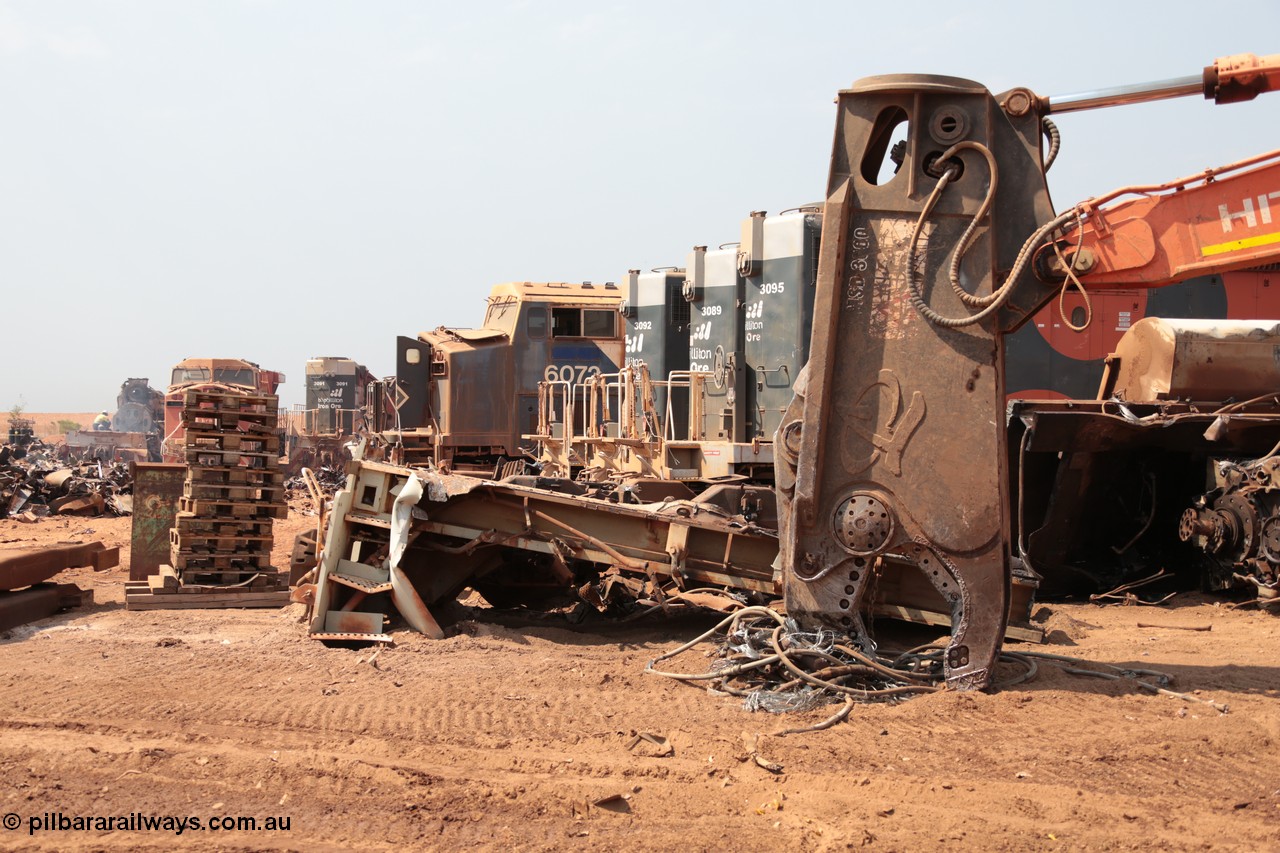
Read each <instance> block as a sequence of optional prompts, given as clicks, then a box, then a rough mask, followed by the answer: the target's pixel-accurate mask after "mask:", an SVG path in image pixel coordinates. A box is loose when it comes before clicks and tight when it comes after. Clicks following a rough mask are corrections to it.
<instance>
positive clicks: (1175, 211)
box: [1036, 150, 1280, 289]
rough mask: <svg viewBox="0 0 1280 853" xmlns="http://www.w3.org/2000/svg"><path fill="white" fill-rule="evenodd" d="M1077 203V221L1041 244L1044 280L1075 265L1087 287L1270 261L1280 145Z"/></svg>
mask: <svg viewBox="0 0 1280 853" xmlns="http://www.w3.org/2000/svg"><path fill="white" fill-rule="evenodd" d="M1125 196H1136V197H1135V198H1123V197H1125ZM1121 198H1123V200H1118V199H1121ZM1075 209H1076V210H1077V211H1078V212H1079V214H1080V219H1079V227H1078V228H1077V229H1075V230H1074V231H1073V232H1072V233H1069V234H1066V235H1065V236H1063V237H1062V238H1060V239H1058V240H1055V241H1052V242H1049V243H1046V244H1045V245H1043V246H1041V247H1040V249H1039V250H1038V251H1037V254H1036V270H1037V274H1038V275H1039V276H1040V278H1041V279H1043V280H1045V281H1063V280H1065V279H1066V278H1067V277H1068V276H1069V274H1070V273H1072V272H1073V273H1075V276H1076V279H1077V280H1078V281H1079V282H1080V283H1081V284H1082V285H1083V286H1084V287H1086V288H1089V289H1095V288H1103V287H1159V286H1161V285H1165V284H1172V283H1173V282H1176V281H1182V280H1184V279H1187V278H1191V277H1192V276H1197V275H1208V274H1211V273H1221V272H1227V271H1229V270H1233V269H1240V268H1243V267H1250V266H1256V265H1258V264H1263V263H1269V262H1272V261H1274V260H1276V259H1277V258H1278V257H1280V150H1276V151H1272V152H1270V153H1267V154H1263V155H1260V156H1257V157H1252V158H1250V159H1248V160H1242V161H1240V162H1238V163H1232V164H1231V165H1229V166H1224V167H1222V168H1220V169H1209V170H1207V171H1205V172H1203V173H1201V174H1199V175H1193V176H1191V177H1188V178H1184V179H1182V180H1179V181H1172V182H1170V183H1167V184H1160V185H1157V186H1141V187H1125V188H1123V189H1119V190H1116V191H1115V192H1112V193H1109V194H1108V195H1105V196H1101V197H1099V198H1095V199H1090V200H1089V201H1086V202H1082V203H1081V204H1078V205H1076V208H1075Z"/></svg>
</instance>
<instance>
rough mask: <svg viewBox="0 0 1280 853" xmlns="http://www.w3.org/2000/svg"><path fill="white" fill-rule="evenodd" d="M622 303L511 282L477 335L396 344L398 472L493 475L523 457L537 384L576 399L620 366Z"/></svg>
mask: <svg viewBox="0 0 1280 853" xmlns="http://www.w3.org/2000/svg"><path fill="white" fill-rule="evenodd" d="M621 303H622V296H621V291H620V290H619V288H618V287H617V286H616V285H614V284H612V283H606V284H591V283H589V282H588V283H583V284H568V283H563V282H551V283H537V282H510V283H506V284H499V285H495V286H494V288H493V290H492V292H491V293H490V294H489V298H488V306H487V309H486V312H485V319H484V325H483V326H482V327H481V328H479V329H456V328H446V327H444V326H441V327H440V328H437V329H435V330H434V331H430V332H422V333H420V334H419V335H418V336H417V338H408V337H401V338H399V339H398V340H397V345H396V384H397V392H398V393H397V395H396V396H397V403H398V407H397V409H396V410H395V412H394V413H393V414H392V416H391V417H390V418H389V419H388V421H387V423H386V424H385V427H384V430H383V432H384V436H385V437H386V438H387V439H388V443H389V444H392V445H399V446H400V447H401V448H402V452H403V454H404V459H405V462H406V463H410V464H414V463H425V462H426V461H427V460H428V459H431V460H434V461H435V463H436V464H438V465H446V464H447V465H448V467H450V468H452V469H453V470H460V471H470V472H474V473H481V474H485V475H490V474H492V475H495V476H496V475H498V474H499V473H500V472H501V470H502V469H503V466H504V465H505V464H506V463H510V462H512V461H514V460H520V459H523V458H524V457H525V454H524V453H523V451H522V450H521V438H520V436H521V435H522V434H529V433H532V432H534V431H535V430H536V427H537V424H538V385H539V383H542V382H550V383H555V384H557V385H558V386H560V387H561V388H562V389H563V391H562V399H563V398H564V396H565V395H569V394H572V395H575V396H579V397H580V395H581V390H580V389H581V384H582V383H583V382H584V381H585V380H587V379H589V378H590V377H592V376H595V375H598V374H600V373H611V372H614V371H616V370H617V369H618V367H619V365H621V363H622V361H623V354H624V348H625V343H624V337H623V329H622V319H621V313H620V307H621ZM397 421H398V422H397ZM517 467H522V466H517Z"/></svg>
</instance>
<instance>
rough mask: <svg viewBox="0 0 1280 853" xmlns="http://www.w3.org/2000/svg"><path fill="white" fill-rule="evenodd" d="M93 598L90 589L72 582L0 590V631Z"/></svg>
mask: <svg viewBox="0 0 1280 853" xmlns="http://www.w3.org/2000/svg"><path fill="white" fill-rule="evenodd" d="M92 601H93V592H92V591H91V590H84V589H80V587H78V586H76V585H75V584H73V583H38V584H35V585H34V586H32V587H30V588H29V589H23V590H20V591H18V592H0V631H7V630H9V629H10V628H16V627H18V626H19V625H25V624H27V623H28V622H34V621H36V620H37V619H44V618H45V617H46V616H52V615H53V614H55V613H57V612H59V611H62V610H66V609H68V608H70V607H79V606H81V605H83V604H88V603H90V602H92Z"/></svg>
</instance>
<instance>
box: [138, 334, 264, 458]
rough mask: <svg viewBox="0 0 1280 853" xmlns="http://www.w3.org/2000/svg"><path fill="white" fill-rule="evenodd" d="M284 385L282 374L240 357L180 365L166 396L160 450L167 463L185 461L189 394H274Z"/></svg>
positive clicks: (186, 361)
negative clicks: (184, 412) (185, 416)
mask: <svg viewBox="0 0 1280 853" xmlns="http://www.w3.org/2000/svg"><path fill="white" fill-rule="evenodd" d="M283 382H284V374H283V373H278V372H276V371H274V370H263V369H262V368H261V367H259V366H258V365H257V364H255V363H253V362H252V361H245V360H244V359H239V358H186V359H183V360H182V361H180V362H178V364H177V365H175V366H174V368H173V374H172V376H171V377H170V382H169V387H168V389H167V390H166V392H165V395H164V442H163V443H162V445H161V448H162V453H163V456H164V459H165V461H166V462H180V461H182V460H183V459H184V458H185V454H184V452H183V442H184V440H185V438H186V433H187V431H186V427H184V426H183V422H182V407H183V405H184V400H185V395H186V392H187V391H206V390H217V391H223V392H227V391H230V392H232V393H240V394H247V395H254V394H274V393H276V389H277V388H279V387H280V385H281V384H282V383H283Z"/></svg>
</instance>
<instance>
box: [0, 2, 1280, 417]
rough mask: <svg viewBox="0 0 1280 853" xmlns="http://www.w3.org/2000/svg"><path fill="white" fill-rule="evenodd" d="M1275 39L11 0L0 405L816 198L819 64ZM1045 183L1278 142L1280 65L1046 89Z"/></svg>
mask: <svg viewBox="0 0 1280 853" xmlns="http://www.w3.org/2000/svg"><path fill="white" fill-rule="evenodd" d="M1242 52H1253V53H1258V54H1270V53H1278V52H1280V3H1277V2H1275V0H1268V2H1249V1H1248V0H1245V2H1235V3H1218V4H1205V3H1203V2H1183V0H1173V2H1163V3H1154V2H1143V3H1126V2H1119V0H1112V2H1106V3H1096V2H1072V3H1066V4H1046V3H1039V4H1030V3H1013V2H1010V3H973V2H969V3H955V2H951V3H929V2H913V3H886V2H882V3H875V4H872V3H865V2H844V3H836V2H830V3H826V2H813V0H810V2H806V3H782V2H776V0H775V2H770V3H764V2H741V1H740V2H696V0H685V2H658V0H648V1H647V2H637V3H610V2H509V3H501V2H492V3H490V2H482V0H476V2H470V3H458V2H451V3H428V2H317V0H252V1H251V0H239V2H237V0H224V1H223V2H179V0H133V2H127V1H126V0H122V2H57V0H31V2H3V0H0V297H2V301H0V316H2V317H3V333H2V334H3V341H4V347H3V351H2V353H0V357H2V358H3V360H4V361H3V364H4V366H3V371H2V372H0V408H4V409H8V408H9V407H10V406H12V405H13V404H15V403H18V402H22V403H24V404H25V406H26V408H27V410H28V411H32V412H38V411H88V410H96V409H99V408H107V409H114V406H115V397H116V394H117V392H118V390H119V386H120V383H121V382H122V381H123V380H124V379H126V378H128V377H133V376H146V377H149V378H151V380H152V384H153V385H154V386H155V387H157V388H161V389H163V387H164V385H165V382H166V377H167V375H168V372H169V370H170V368H171V367H172V365H173V364H174V363H175V362H176V361H178V360H179V359H181V358H184V357H186V356H228V357H241V358H248V359H251V360H253V361H257V362H259V363H260V364H262V366H263V367H267V368H270V369H273V370H279V371H283V372H284V373H285V374H286V375H287V376H288V382H287V383H286V384H285V385H284V386H283V387H282V388H281V397H282V401H283V402H284V403H285V404H290V403H295V402H301V400H302V391H303V386H302V372H303V365H304V363H305V361H306V359H307V358H309V357H312V356H318V355H345V356H349V357H352V358H356V359H358V360H360V361H362V362H364V363H365V364H367V365H368V366H369V367H370V368H371V369H372V370H373V371H374V372H375V373H376V374H378V375H384V374H386V373H389V372H391V371H392V370H393V368H394V364H393V362H394V352H395V350H394V345H395V336H396V335H398V334H407V335H413V334H415V333H416V332H418V331H421V330H424V329H430V328H434V327H435V326H438V325H441V324H446V325H461V326H473V325H476V324H478V323H479V322H480V320H481V317H482V308H483V303H482V300H483V298H484V296H485V295H486V294H487V293H488V291H489V287H490V286H491V285H492V284H494V283H496V282H500V281H508V280H568V281H584V280H595V281H605V280H615V281H616V280H618V279H619V278H620V277H621V276H622V275H623V273H624V272H625V271H626V270H627V269H628V268H632V267H637V268H650V267H656V266H666V265H682V264H683V262H684V259H685V256H686V254H687V252H688V251H689V248H690V247H691V246H693V245H695V244H710V245H716V244H719V243H723V242H728V241H732V240H736V239H737V234H738V222H739V220H740V219H741V218H742V217H743V216H745V215H746V214H747V213H748V212H749V211H751V210H762V209H763V210H768V211H771V212H776V211H779V210H782V209H784V208H788V207H794V206H797V205H799V204H803V203H806V202H810V201H814V200H817V199H820V198H822V196H823V194H824V191H825V183H826V172H827V165H828V160H829V157H830V148H831V138H832V130H833V127H834V119H835V111H834V107H833V105H832V98H833V97H834V95H835V93H836V92H837V90H839V89H840V88H842V87H844V86H847V85H848V84H849V83H851V82H852V81H854V80H855V79H858V78H861V77H865V76H869V75H873V74H884V73H902V72H913V73H914V72H919V73H934V74H949V75H954V76H960V77H968V78H971V79H974V80H977V81H978V82H980V83H983V84H984V85H986V86H987V87H988V88H990V89H991V90H992V91H1001V90H1004V89H1008V88H1011V87H1013V86H1027V87H1029V88H1031V89H1033V90H1035V91H1036V92H1038V93H1039V94H1042V95H1061V94H1067V93H1073V92H1078V91H1082V90H1091V89H1098V88H1104V87H1109V86H1116V85H1121V84H1127V83H1139V82H1147V81H1150V80H1158V79H1165V78H1171V77H1181V76H1185V75H1191V74H1198V73H1199V71H1200V69H1201V68H1202V67H1203V66H1205V65H1206V64H1209V63H1210V62H1212V61H1213V60H1214V59H1215V58H1216V57H1218V56H1222V55H1225V54H1231V53H1242ZM1056 121H1057V124H1058V125H1059V127H1060V129H1061V130H1062V134H1063V137H1064V145H1063V152H1062V155H1061V156H1060V158H1059V160H1058V163H1057V164H1056V165H1055V167H1054V169H1053V171H1052V172H1051V173H1050V187H1051V188H1052V190H1053V193H1054V200H1055V203H1056V204H1057V206H1058V207H1059V208H1063V207H1066V206H1068V205H1070V204H1071V203H1073V202H1076V201H1079V200H1081V199H1083V198H1085V197H1087V196H1090V195H1096V194H1098V193H1101V192H1104V191H1106V190H1109V189H1112V188H1114V187H1117V186H1120V185H1125V184H1135V183H1154V182H1161V181H1165V180H1169V179H1172V178H1175V177H1180V176H1182V175H1185V174H1189V173H1192V172H1196V171H1199V170H1201V169H1203V168H1205V167H1208V166H1215V165H1220V164H1224V163H1227V162H1230V161H1233V160H1237V159H1241V158H1243V157H1245V156H1247V155H1250V154H1254V153H1259V152H1262V151H1265V150H1268V149H1270V148H1273V147H1276V146H1280V93H1277V94H1274V95H1271V96H1263V97H1262V98H1259V99H1258V100H1256V101H1253V102H1251V103H1247V104H1237V105H1231V106H1224V107H1215V106H1213V105H1212V104H1211V103H1210V102H1206V101H1204V100H1203V99H1200V98H1198V97H1197V98H1186V99H1180V100H1176V101H1170V102H1165V103H1161V104H1150V105H1142V106H1134V107H1127V108H1116V109H1111V110H1105V111H1100V112H1091V113H1074V114H1069V115H1062V116H1060V117H1057V119H1056Z"/></svg>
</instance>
